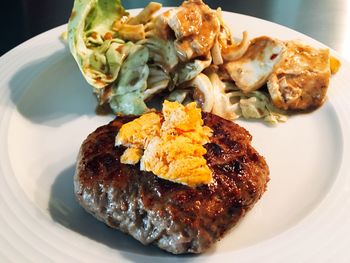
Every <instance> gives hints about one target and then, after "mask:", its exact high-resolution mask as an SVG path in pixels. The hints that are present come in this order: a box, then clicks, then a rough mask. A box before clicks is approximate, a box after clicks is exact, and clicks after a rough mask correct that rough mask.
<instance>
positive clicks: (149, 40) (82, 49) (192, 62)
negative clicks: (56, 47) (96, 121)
mask: <svg viewBox="0 0 350 263" xmlns="http://www.w3.org/2000/svg"><path fill="white" fill-rule="evenodd" d="M160 8H161V4H159V3H155V2H151V3H149V4H148V5H147V6H146V7H145V8H144V9H143V10H141V12H139V14H137V15H136V16H130V15H129V14H128V13H127V12H126V11H125V10H124V8H123V7H122V5H121V2H120V0H75V2H74V6H73V11H72V15H71V18H70V20H69V23H68V41H69V47H70V50H71V53H72V55H73V56H74V58H75V60H76V61H77V63H78V65H79V68H80V70H81V72H82V73H83V75H84V77H85V79H86V80H87V81H88V83H89V84H90V85H92V86H93V88H94V92H95V93H96V95H97V97H98V99H99V102H100V104H109V105H110V108H111V109H112V110H113V111H114V112H115V113H118V114H141V113H143V112H145V111H148V107H147V105H146V101H149V100H151V99H152V98H154V97H157V95H159V94H161V96H162V98H167V99H168V100H171V101H178V102H181V103H183V104H187V103H189V102H191V101H196V102H197V104H198V105H200V106H201V107H202V110H204V111H210V112H213V113H215V114H217V115H219V116H221V117H224V118H226V119H229V120H234V119H237V118H239V117H243V118H248V119H250V118H261V119H264V120H265V121H267V122H271V123H276V122H280V121H285V120H286V117H285V116H286V115H285V114H286V113H285V112H283V111H279V110H278V109H277V108H276V107H278V108H280V109H284V110H286V109H306V108H307V107H306V106H307V105H306V106H305V107H300V105H299V104H298V105H296V106H285V105H284V104H288V103H289V104H290V101H291V98H293V96H294V97H295V96H296V95H298V94H299V95H300V94H311V95H312V96H311V97H312V98H316V99H317V98H318V95H317V94H320V93H317V84H315V83H317V81H315V77H314V76H313V75H312V74H309V75H310V76H309V75H308V78H304V77H303V76H302V74H301V75H300V74H299V73H298V74H299V75H300V76H301V77H302V78H301V79H302V80H307V83H303V85H299V86H300V87H299V86H298V89H295V90H294V91H293V92H294V93H293V92H292V93H293V94H292V93H291V92H289V89H286V88H285V86H286V85H284V83H287V82H288V81H289V82H290V83H289V84H290V85H289V86H291V85H292V84H293V83H294V82H293V80H294V79H295V78H296V77H297V76H296V75H297V74H294V75H293V74H290V73H291V72H296V71H298V70H297V69H298V68H302V67H306V66H305V65H301V64H302V63H295V65H292V68H288V72H287V73H285V74H287V75H286V76H288V79H287V77H283V76H282V75H281V74H277V72H281V67H283V65H284V64H285V63H287V64H288V61H287V60H288V58H287V56H288V52H286V48H287V47H288V46H290V45H291V43H293V42H292V41H285V42H282V41H280V40H277V39H273V38H270V37H267V36H262V37H257V38H255V39H252V40H250V39H249V38H248V33H247V32H246V31H244V32H243V35H242V39H241V40H237V39H235V38H234V37H233V35H232V33H231V31H230V29H229V28H228V27H227V25H226V24H225V22H224V21H223V18H222V14H221V9H220V8H219V9H217V10H212V9H210V7H209V6H207V5H205V4H204V3H203V2H202V0H188V1H184V2H183V3H182V4H181V5H180V6H179V7H177V8H173V9H169V10H167V11H165V12H163V13H161V14H159V15H157V16H155V13H156V12H157V11H158V10H159V9H160ZM292 49H293V50H295V48H292ZM289 53H290V52H289ZM316 59H317V58H310V61H311V62H312V61H316ZM286 61H287V62H286ZM310 61H308V63H309V62H310ZM324 61H326V62H327V63H328V64H327V67H328V68H327V70H328V71H329V72H331V73H332V74H334V73H336V72H337V71H338V69H339V67H340V62H339V60H337V59H336V58H335V57H333V56H329V52H328V53H327V56H326V57H325V58H324ZM311 62H310V63H309V64H310V65H311V64H312V63H311ZM304 64H305V63H304ZM281 65H282V66H281ZM311 71H312V70H310V72H311ZM328 71H327V72H328ZM299 75H298V76H299ZM314 75H315V74H314ZM329 77H330V74H327V75H325V81H324V82H322V83H325V85H323V84H322V85H318V86H320V87H323V86H327V85H328V82H329ZM280 78H281V79H280ZM266 84H267V85H268V90H269V93H267V92H266V91H262V90H261V87H264V86H266ZM281 85H282V86H281ZM283 85H284V86H283ZM289 86H288V87H289ZM280 87H282V89H283V93H281V95H280V94H279V93H280ZM302 89H304V91H303V90H302ZM309 91H310V92H309ZM324 91H326V88H325V89H324ZM297 92H299V93H297ZM305 92H306V93H305ZM276 94H277V95H276ZM299 95H298V96H299ZM321 95H322V96H321V97H322V98H323V99H322V102H323V100H324V96H325V92H323V93H322V94H321ZM277 97H278V100H276V98H277ZM301 97H302V98H304V97H305V96H301ZM304 101H305V100H304ZM277 102H280V103H277ZM272 103H274V105H275V106H273V105H272ZM304 104H305V103H304ZM306 104H307V103H306ZM315 105H316V106H319V105H320V103H319V104H315Z"/></svg>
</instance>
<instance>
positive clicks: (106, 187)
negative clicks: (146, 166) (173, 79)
mask: <svg viewBox="0 0 350 263" xmlns="http://www.w3.org/2000/svg"><path fill="white" fill-rule="evenodd" d="M202 117H203V121H204V125H206V126H209V127H210V128H211V129H212V130H213V136H212V137H211V138H210V143H207V144H205V145H204V147H205V148H206V149H207V153H206V155H205V156H204V157H205V159H206V160H207V164H208V166H209V167H210V169H211V170H212V172H213V182H212V183H211V184H209V185H202V186H199V187H197V188H191V187H189V186H186V185H181V184H177V183H173V182H170V181H166V180H163V179H160V178H159V177H157V176H155V175H154V174H152V173H149V172H144V171H140V168H139V165H138V164H137V165H127V164H122V163H121V162H120V156H121V155H122V154H123V152H124V150H125V148H124V147H116V146H115V143H114V142H115V137H116V135H117V133H118V131H119V129H120V127H121V126H122V125H123V124H124V123H127V122H129V121H131V120H133V119H134V118H136V117H135V116H134V117H133V116H125V117H117V118H116V119H115V120H114V121H112V122H110V123H109V124H108V125H105V126H102V127H100V128H98V129H97V130H96V131H94V132H93V133H91V134H90V135H89V136H88V137H87V139H86V140H85V141H84V142H83V144H82V146H81V149H80V153H79V156H78V161H77V167H76V174H75V177H74V191H75V195H76V198H77V200H78V202H79V203H80V204H81V205H82V206H83V207H84V208H85V209H86V211H88V212H89V213H91V214H92V215H94V216H95V217H96V218H97V219H99V220H101V221H102V222H104V223H106V224H107V225H108V226H110V227H112V228H116V229H119V230H121V231H123V232H125V233H128V234H129V235H131V236H132V237H134V238H135V239H137V240H139V241H140V242H142V243H143V244H151V243H153V244H155V245H157V246H159V247H160V248H161V249H164V250H166V251H169V252H171V253H174V254H181V253H201V252H203V251H205V250H206V249H208V248H209V247H210V246H211V245H212V244H213V243H214V242H216V241H217V240H218V239H220V238H221V237H222V236H223V235H224V234H225V233H226V232H227V231H228V230H229V229H230V228H232V227H233V226H234V225H235V224H236V223H237V221H238V220H239V219H240V218H241V217H243V216H244V214H245V213H246V212H247V211H248V210H249V209H250V208H252V206H253V205H254V204H255V203H256V202H257V201H258V200H259V198H260V197H261V195H262V194H263V193H264V191H265V189H266V184H267V182H268V180H269V168H268V166H267V164H266V162H265V159H264V158H263V157H262V156H260V155H259V153H258V152H257V151H256V150H255V149H254V148H253V147H252V146H251V144H250V143H251V140H252V136H251V135H250V134H249V133H248V132H247V131H246V130H245V129H244V128H242V127H240V126H239V125H237V124H235V123H232V122H230V121H227V120H225V119H222V118H220V117H218V116H216V115H213V114H210V113H202Z"/></svg>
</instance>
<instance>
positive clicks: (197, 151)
mask: <svg viewBox="0 0 350 263" xmlns="http://www.w3.org/2000/svg"><path fill="white" fill-rule="evenodd" d="M211 132H212V131H211V129H210V128H209V127H207V126H204V125H203V120H202V116H201V110H200V109H199V108H197V107H196V104H195V103H194V102H193V103H190V104H187V105H186V106H183V105H181V104H180V103H177V102H169V101H165V102H164V103H163V110H162V114H157V113H155V112H150V113H146V114H144V115H142V116H141V117H139V118H137V119H135V120H133V121H131V122H129V123H126V124H124V125H123V126H122V127H121V129H120V131H119V133H118V135H117V137H116V145H124V146H126V147H128V148H127V149H126V150H125V152H124V153H123V155H122V156H121V162H122V163H125V164H136V163H138V162H140V169H141V170H143V171H149V172H152V173H154V174H155V175H157V176H158V177H160V178H163V179H166V180H170V181H172V182H176V183H181V184H185V185H188V186H191V187H195V186H197V185H201V184H208V183H210V182H211V181H212V172H211V170H210V169H209V167H208V165H207V162H206V160H205V159H204V157H203V155H204V154H205V153H206V149H205V148H204V147H203V145H204V144H206V143H207V142H209V137H210V136H211Z"/></svg>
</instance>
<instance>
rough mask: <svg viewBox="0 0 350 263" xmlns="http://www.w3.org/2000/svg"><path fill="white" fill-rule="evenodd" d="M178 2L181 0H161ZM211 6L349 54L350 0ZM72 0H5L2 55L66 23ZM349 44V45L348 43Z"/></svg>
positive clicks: (246, 0) (243, 0)
mask: <svg viewBox="0 0 350 263" xmlns="http://www.w3.org/2000/svg"><path fill="white" fill-rule="evenodd" d="M148 2H149V1H146V0H137V1H136V0H134V1H130V0H129V1H128V0H124V1H123V5H124V6H125V7H126V8H127V9H129V8H137V7H144V6H145V5H146V4H147V3H148ZM158 2H161V3H163V6H176V5H179V4H180V3H181V2H182V1H176V0H168V1H166V0H163V1H160V0H159V1H158ZM205 2H206V3H207V4H209V5H210V6H211V7H212V8H216V7H219V6H221V7H222V9H223V10H226V11H232V12H236V13H242V14H247V15H251V16H256V17H259V18H263V19H266V20H269V21H272V22H276V23H279V24H282V25H285V26H288V27H290V28H293V29H295V30H297V31H300V32H302V33H304V34H307V35H309V36H311V37H313V38H315V39H317V40H319V41H321V42H323V43H324V44H326V45H328V46H330V47H331V48H333V49H335V50H337V51H339V52H340V53H343V55H349V51H347V49H350V43H348V42H350V19H349V17H350V8H349V6H350V3H349V2H350V0H333V1H332V0H226V1H225V0H217V1H215V0H206V1H205ZM72 6H73V0H2V5H1V9H0V24H1V38H0V39H1V41H0V55H3V54H4V53H5V52H7V51H9V50H10V49H12V48H13V47H15V46H16V45H18V44H20V43H21V42H23V41H25V40H27V39H29V38H31V37H33V36H35V35H37V34H39V33H42V32H44V31H46V30H48V29H51V28H53V27H56V26H59V25H62V24H65V23H66V22H67V20H68V18H69V15H70V11H71V9H72ZM346 45H349V47H346Z"/></svg>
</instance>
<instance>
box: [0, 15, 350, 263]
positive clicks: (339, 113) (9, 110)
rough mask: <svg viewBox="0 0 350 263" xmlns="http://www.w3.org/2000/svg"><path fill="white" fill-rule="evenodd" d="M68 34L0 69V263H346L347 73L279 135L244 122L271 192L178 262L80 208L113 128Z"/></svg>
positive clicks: (236, 29) (25, 50)
mask: <svg viewBox="0 0 350 263" xmlns="http://www.w3.org/2000/svg"><path fill="white" fill-rule="evenodd" d="M224 18H225V21H227V23H228V24H229V25H230V27H231V28H232V29H233V33H234V35H235V36H236V37H239V35H240V34H241V32H242V31H243V30H247V31H248V32H249V33H250V36H251V37H253V36H259V35H269V36H272V37H276V38H280V39H301V40H303V41H305V42H307V43H310V44H313V45H315V46H323V45H322V44H320V43H318V42H316V41H314V40H312V39H310V38H308V37H307V36H305V35H302V34H300V33H297V32H295V31H293V30H291V29H288V28H285V27H282V26H280V25H276V24H273V23H270V22H267V21H264V20H260V19H256V18H253V17H248V16H243V15H239V14H234V13H224ZM64 30H65V26H61V27H58V28H55V29H53V30H51V31H48V32H46V33H44V34H42V35H39V36H37V37H35V38H33V39H31V40H29V41H27V42H25V43H24V44H22V45H20V46H18V47H17V48H15V49H14V50H12V51H10V52H9V53H7V54H6V55H4V56H3V57H1V59H0V226H1V227H0V259H1V262H130V261H131V262H135V261H136V262H163V261H167V262H172V261H178V260H179V259H180V260H181V261H184V262H187V261H198V262H199V261H200V262H213V260H224V261H234V262H249V261H253V262H256V261H257V260H259V261H263V262H264V261H269V262H282V261H283V262H286V261H288V262H300V261H308V262H316V261H317V262H329V261H332V262H349V260H350V253H349V250H348V248H347V247H348V244H349V243H350V224H349V223H348V218H350V177H349V170H350V164H349V162H348V160H350V158H349V157H350V153H349V151H350V142H349V136H348V135H349V132H350V122H349V121H350V118H349V113H350V104H349V103H348V101H350V89H349V87H348V83H349V82H350V74H349V73H350V65H349V63H348V62H346V61H342V64H343V65H342V67H341V69H340V71H339V72H338V73H337V74H336V75H335V76H333V77H332V80H331V85H330V88H329V96H328V100H327V102H326V103H325V104H324V106H323V107H322V108H320V109H319V110H317V111H315V112H313V113H310V114H303V115H297V116H293V117H291V118H290V120H289V121H288V122H287V123H285V124H280V125H278V126H277V127H269V126H266V125H264V124H263V123H262V122H248V121H239V123H240V124H241V125H243V126H244V127H246V128H247V129H248V130H249V131H250V132H251V133H252V135H253V145H254V146H255V147H256V148H257V149H258V151H259V152H260V153H261V154H262V155H264V156H265V157H266V159H267V162H268V164H269V166H270V169H271V181H270V182H269V184H268V191H267V192H266V194H265V195H264V196H263V197H262V199H261V200H260V201H259V202H258V204H257V205H256V206H255V207H254V209H253V210H252V211H251V212H249V213H248V214H247V216H246V217H245V218H244V219H243V220H242V221H241V222H240V223H239V225H238V226H236V227H235V228H234V229H233V230H232V231H230V233H229V234H228V235H227V236H226V237H225V238H223V239H222V240H221V241H220V242H218V243H217V244H216V245H215V246H214V247H213V248H211V249H210V250H209V251H208V252H207V253H204V254H202V255H200V256H191V255H187V256H173V255H170V254H167V253H165V252H162V251H160V250H159V249H157V248H155V247H152V246H150V247H145V246H143V245H141V244H140V243H138V242H137V241H135V240H133V239H132V238H130V237H128V236H126V235H124V234H121V233H119V232H118V231H115V230H112V229H109V228H107V227H106V226H105V225H104V224H102V223H100V222H98V221H97V220H95V219H94V218H92V216H90V215H88V214H87V213H85V212H84V211H83V209H82V208H80V207H79V206H78V205H77V203H76V202H75V200H74V195H73V185H72V177H73V174H74V165H75V158H76V156H77V153H78V150H79V146H80V144H81V142H82V141H83V139H84V138H85V137H86V136H87V135H88V134H89V133H90V132H92V131H94V130H95V129H96V128H97V127H98V126H100V125H103V124H105V123H107V122H108V121H110V120H111V119H112V117H111V116H98V115H96V113H95V111H94V107H95V105H96V99H95V98H94V96H93V95H92V92H91V88H90V87H89V86H88V84H87V83H86V82H85V80H84V79H83V77H82V76H81V74H80V72H79V70H78V67H77V65H76V64H75V62H74V60H73V58H72V57H71V55H70V53H69V51H68V49H67V47H66V44H65V43H63V42H61V41H60V39H59V36H60V34H61V33H62V32H63V31H64ZM332 52H333V51H332ZM333 54H334V55H336V56H337V54H336V53H335V52H333Z"/></svg>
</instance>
